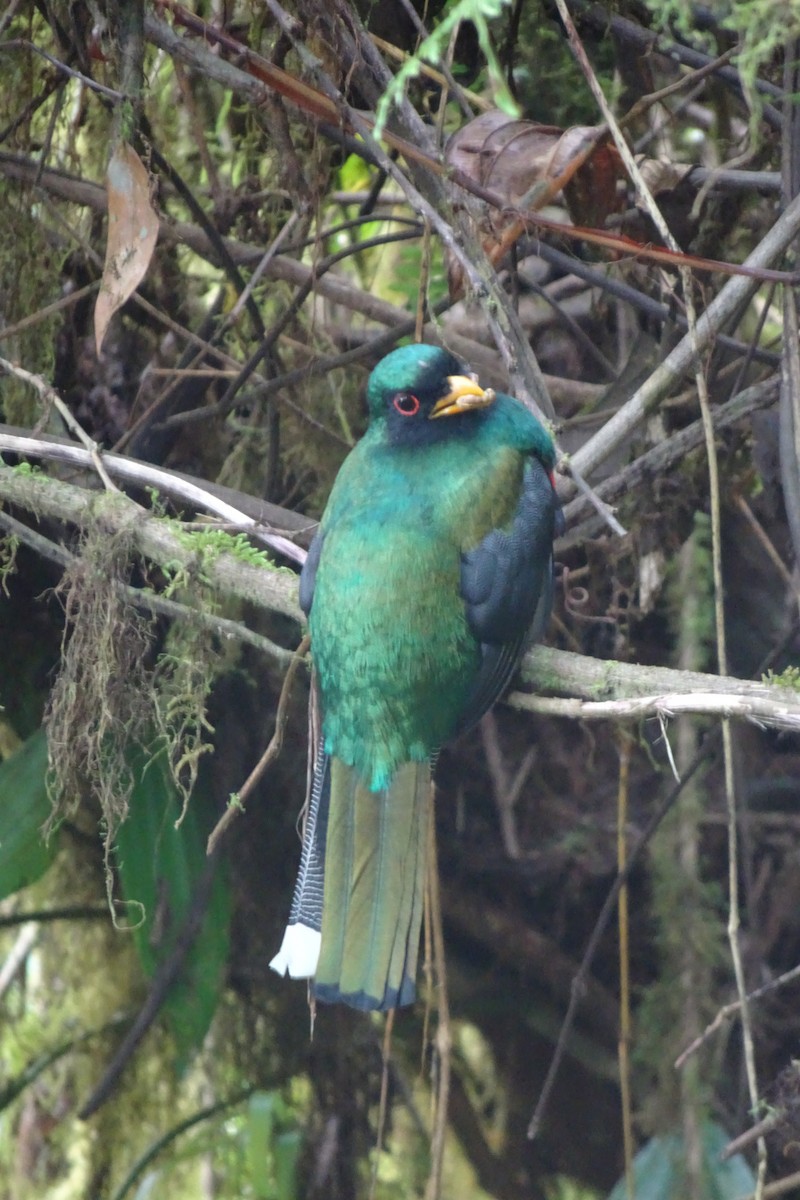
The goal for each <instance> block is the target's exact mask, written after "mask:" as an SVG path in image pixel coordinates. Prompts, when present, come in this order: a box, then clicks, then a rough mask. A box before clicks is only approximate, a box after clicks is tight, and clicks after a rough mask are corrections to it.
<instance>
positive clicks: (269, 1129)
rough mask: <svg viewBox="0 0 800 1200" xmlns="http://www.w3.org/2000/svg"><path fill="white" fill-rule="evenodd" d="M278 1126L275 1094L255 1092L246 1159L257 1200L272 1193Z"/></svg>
mask: <svg viewBox="0 0 800 1200" xmlns="http://www.w3.org/2000/svg"><path fill="white" fill-rule="evenodd" d="M274 1125H275V1094H274V1093H273V1092H253V1095H252V1096H251V1097H250V1100H249V1101H248V1104H247V1162H248V1166H249V1168H250V1186H251V1187H252V1189H253V1195H254V1196H256V1197H258V1200H270V1198H271V1196H272V1171H271V1170H270V1163H271V1158H272V1134H273V1129H274Z"/></svg>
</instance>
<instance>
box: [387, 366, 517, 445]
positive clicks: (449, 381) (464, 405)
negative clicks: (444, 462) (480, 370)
mask: <svg viewBox="0 0 800 1200" xmlns="http://www.w3.org/2000/svg"><path fill="white" fill-rule="evenodd" d="M494 399H495V394H494V392H493V391H492V390H491V388H482V387H480V386H479V384H478V383H477V382H476V380H475V379H474V378H473V377H472V376H470V375H467V374H466V371H465V368H464V366H463V365H462V364H461V363H460V362H459V361H458V359H457V358H454V357H453V355H452V354H448V353H447V351H446V350H441V349H440V348H439V347H438V346H423V345H414V346H401V347H400V349H399V350H394V351H392V353H391V354H387V356H386V358H384V359H381V361H380V362H379V363H378V365H377V367H376V368H375V370H374V371H373V372H372V374H371V375H370V378H369V384H368V387H367V400H368V402H369V410H370V417H371V419H372V420H373V421H376V420H382V421H385V422H386V428H387V432H388V436H389V441H390V442H391V443H392V444H393V445H405V446H419V445H424V444H426V443H431V442H437V441H439V440H441V439H442V438H444V437H452V436H453V434H454V433H456V434H459V433H467V432H468V430H467V429H466V428H464V427H463V425H462V420H463V421H464V422H468V423H469V424H470V425H472V423H473V422H474V421H475V419H476V417H478V416H479V415H480V414H481V411H482V410H484V409H486V408H488V406H489V405H490V404H492V403H493V402H494ZM448 417H459V418H462V420H459V421H457V422H455V423H451V422H450V421H449V420H445V419H444V418H448Z"/></svg>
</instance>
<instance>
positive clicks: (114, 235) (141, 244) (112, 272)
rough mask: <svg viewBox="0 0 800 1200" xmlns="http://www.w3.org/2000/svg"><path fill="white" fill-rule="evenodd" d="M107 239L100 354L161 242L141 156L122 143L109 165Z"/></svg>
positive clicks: (97, 320) (99, 309)
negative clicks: (111, 326)
mask: <svg viewBox="0 0 800 1200" xmlns="http://www.w3.org/2000/svg"><path fill="white" fill-rule="evenodd" d="M106 183H107V187H108V241H107V243H106V261H105V265H104V267H103V279H102V282H101V285H100V293H99V295H98V297H97V303H96V305H95V310H94V333H95V344H96V346H97V353H98V354H99V353H100V347H101V346H102V344H103V339H104V338H105V335H106V332H107V330H108V326H109V322H110V321H111V318H112V317H113V315H114V313H115V312H116V311H117V310H118V309H119V308H121V307H122V305H123V304H124V303H125V301H126V300H127V299H128V297H129V296H130V295H131V294H132V293H133V292H134V291H135V290H136V288H137V287H138V285H139V284H140V283H141V281H142V279H144V276H145V274H146V273H147V268H148V267H149V265H150V259H151V258H152V257H153V250H154V249H155V245H156V239H157V238H158V216H157V214H156V212H155V210H154V208H153V206H152V204H151V203H150V182H149V179H148V176H147V171H146V169H145V166H144V164H143V162H142V160H141V159H140V158H139V155H138V154H137V153H136V151H135V150H134V149H133V147H132V146H129V145H128V143H127V142H121V143H120V144H119V145H118V146H117V148H116V150H115V151H114V153H113V154H112V156H111V159H110V161H109V164H108V171H107V172H106Z"/></svg>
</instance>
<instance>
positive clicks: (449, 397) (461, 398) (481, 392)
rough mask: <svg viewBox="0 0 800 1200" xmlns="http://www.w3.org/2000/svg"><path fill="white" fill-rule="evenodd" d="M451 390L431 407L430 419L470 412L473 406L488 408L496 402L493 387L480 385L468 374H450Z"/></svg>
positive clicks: (448, 381)
mask: <svg viewBox="0 0 800 1200" xmlns="http://www.w3.org/2000/svg"><path fill="white" fill-rule="evenodd" d="M447 386H448V388H449V391H448V392H447V394H446V395H445V396H442V397H441V399H440V400H437V401H436V403H435V404H434V406H433V408H432V409H431V414H430V419H431V420H433V419H434V418H435V417H454V416H456V414H457V413H463V412H469V410H470V409H471V408H487V407H488V405H490V404H494V400H495V394H494V391H493V390H492V388H482V387H479V386H478V384H477V383H476V381H475V380H474V379H470V377H469V376H468V375H448V377H447Z"/></svg>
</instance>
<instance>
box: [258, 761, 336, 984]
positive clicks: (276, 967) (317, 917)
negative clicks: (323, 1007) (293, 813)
mask: <svg viewBox="0 0 800 1200" xmlns="http://www.w3.org/2000/svg"><path fill="white" fill-rule="evenodd" d="M329 797H330V769H329V759H328V756H327V755H326V754H324V753H322V752H320V754H319V757H318V758H317V761H316V763H315V766H314V782H313V785H312V788H311V797H310V800H309V805H308V816H307V818H306V826H305V831H304V834H303V849H302V852H301V855H300V869H299V871H298V873H297V882H296V883H295V888H294V896H293V897H292V907H291V909H290V910H289V923H288V925H287V926H286V932H285V933H284V935H283V941H282V943H281V948H280V950H279V951H278V953H277V954H276V955H275V957H274V958H273V959H272V961H271V962H270V964H269V965H270V966H271V967H272V969H273V971H277V972H278V974H279V975H285V974H286V973H287V972H288V974H289V975H291V977H292V978H293V979H309V978H310V977H311V976H312V975H313V974H314V972H315V971H316V969H317V962H318V959H319V950H320V930H321V928H322V899H323V892H324V872H325V838H326V829H327V824H328V803H329Z"/></svg>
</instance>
